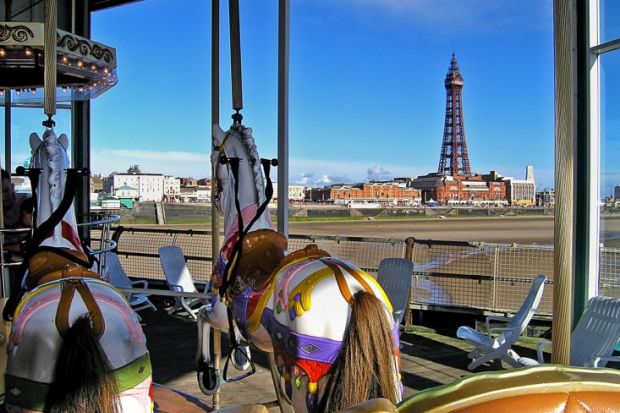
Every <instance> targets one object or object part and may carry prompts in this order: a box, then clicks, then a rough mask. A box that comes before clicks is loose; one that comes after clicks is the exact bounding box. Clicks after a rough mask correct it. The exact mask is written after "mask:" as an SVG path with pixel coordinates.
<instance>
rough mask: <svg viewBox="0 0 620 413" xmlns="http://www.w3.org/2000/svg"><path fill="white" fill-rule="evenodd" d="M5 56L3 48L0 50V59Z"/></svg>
mask: <svg viewBox="0 0 620 413" xmlns="http://www.w3.org/2000/svg"><path fill="white" fill-rule="evenodd" d="M4 56H6V50H5V49H4V47H2V48H0V57H4Z"/></svg>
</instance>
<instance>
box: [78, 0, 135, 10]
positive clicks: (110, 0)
mask: <svg viewBox="0 0 620 413" xmlns="http://www.w3.org/2000/svg"><path fill="white" fill-rule="evenodd" d="M89 1H90V3H89V5H90V11H99V10H104V9H109V8H110V7H117V6H123V5H125V4H129V3H135V2H138V1H142V0H89Z"/></svg>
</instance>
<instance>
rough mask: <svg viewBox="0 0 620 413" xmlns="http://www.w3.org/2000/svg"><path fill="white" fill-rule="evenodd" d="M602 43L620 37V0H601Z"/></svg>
mask: <svg viewBox="0 0 620 413" xmlns="http://www.w3.org/2000/svg"><path fill="white" fill-rule="evenodd" d="M600 5H601V8H600V19H601V43H605V42H608V41H610V40H615V39H618V38H620V1H618V0H600Z"/></svg>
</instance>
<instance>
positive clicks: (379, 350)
mask: <svg viewBox="0 0 620 413" xmlns="http://www.w3.org/2000/svg"><path fill="white" fill-rule="evenodd" d="M350 305H351V316H350V319H349V323H348V325H347V328H346V330H345V334H344V339H343V342H342V350H341V351H340V354H339V355H338V357H337V358H336V361H335V362H334V364H333V365H332V368H331V370H330V375H331V376H330V378H329V381H328V383H327V386H326V388H325V392H324V393H323V396H322V398H321V402H320V408H319V409H318V411H323V412H331V411H339V410H342V409H345V408H347V407H350V406H352V405H355V404H358V403H361V402H363V401H366V400H369V399H373V398H377V397H383V398H386V399H388V400H390V401H391V402H392V403H394V404H396V403H397V401H398V399H399V393H400V390H399V389H400V385H399V383H397V380H398V378H397V375H396V374H395V368H396V361H395V360H394V356H393V352H394V339H393V337H392V332H391V330H390V324H391V323H390V321H389V320H388V317H387V313H386V309H385V306H384V305H383V304H382V303H381V301H379V299H378V298H377V297H375V296H374V295H372V294H369V293H367V292H366V291H359V292H357V293H356V294H355V295H353V297H352V299H351V302H350Z"/></svg>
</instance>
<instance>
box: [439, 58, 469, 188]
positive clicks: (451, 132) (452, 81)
mask: <svg viewBox="0 0 620 413" xmlns="http://www.w3.org/2000/svg"><path fill="white" fill-rule="evenodd" d="M445 86H446V121H445V123H444V128H443V142H442V144H441V156H440V157H439V168H438V169H437V173H438V174H439V175H443V176H455V177H456V176H470V175H471V169H470V167H469V156H468V155H467V142H466V141H465V124H464V121H463V93H462V92H463V76H461V72H459V66H458V64H457V62H456V56H455V55H454V53H452V60H451V61H450V68H449V69H448V74H447V75H446V80H445Z"/></svg>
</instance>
